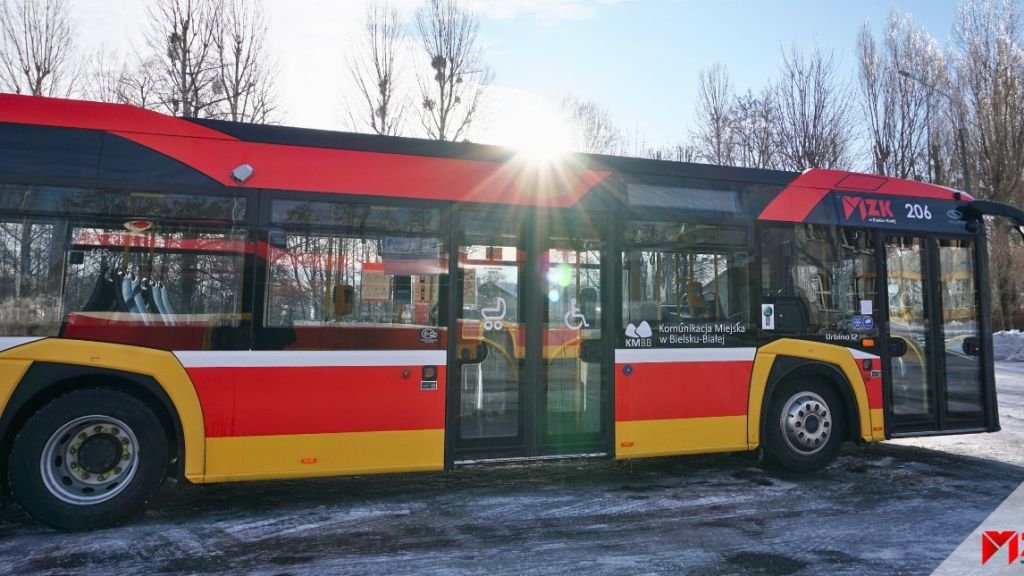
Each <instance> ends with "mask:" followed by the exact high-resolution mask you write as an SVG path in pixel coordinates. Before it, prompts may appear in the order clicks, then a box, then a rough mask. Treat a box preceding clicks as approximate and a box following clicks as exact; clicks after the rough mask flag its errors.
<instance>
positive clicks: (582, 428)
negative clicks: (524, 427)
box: [537, 213, 611, 454]
mask: <svg viewBox="0 0 1024 576" xmlns="http://www.w3.org/2000/svg"><path fill="white" fill-rule="evenodd" d="M539 221H540V222H541V224H542V225H543V227H544V233H543V234H542V235H541V238H542V239H541V241H540V244H541V250H540V270H541V273H542V274H541V275H542V277H541V278H540V279H539V280H540V290H539V291H538V292H537V293H538V294H539V295H540V296H541V300H542V302H543V308H544V310H543V314H542V318H543V322H542V325H543V334H542V337H541V344H542V346H543V353H542V361H541V363H540V369H541V370H540V371H541V381H542V389H541V391H540V392H541V398H540V418H539V420H538V424H539V430H538V432H539V434H540V437H539V444H540V446H539V449H540V453H542V454H565V453H584V452H596V451H601V450H603V449H604V446H605V444H604V439H605V437H606V434H607V431H608V428H609V426H608V424H609V421H610V416H609V415H610V411H608V410H607V409H608V406H607V397H606V391H607V389H608V388H607V387H606V386H605V385H604V384H603V383H604V380H605V370H604V368H605V360H606V359H608V358H609V357H610V355H609V354H607V353H606V350H610V348H611V346H610V344H609V345H607V346H606V345H605V342H604V339H603V338H602V334H603V333H604V332H603V331H602V330H601V323H602V322H603V320H604V318H603V314H602V298H603V294H604V293H603V292H602V290H601V287H602V285H604V286H607V285H608V283H606V282H605V283H603V282H602V276H603V274H604V267H603V265H602V263H603V262H604V258H603V256H604V253H605V246H606V243H605V241H604V239H603V238H602V235H603V234H604V233H605V232H604V231H605V229H606V226H604V225H603V221H602V220H601V219H600V218H599V217H597V216H594V215H590V216H589V217H588V218H586V219H574V218H573V217H572V216H568V215H564V214H557V213H556V214H553V215H551V216H550V217H549V218H544V219H539Z"/></svg>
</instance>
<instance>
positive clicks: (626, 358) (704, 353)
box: [615, 348, 757, 364]
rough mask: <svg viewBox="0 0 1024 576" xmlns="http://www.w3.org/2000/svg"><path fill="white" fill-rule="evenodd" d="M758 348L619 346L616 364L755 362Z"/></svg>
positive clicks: (616, 352) (616, 351)
mask: <svg viewBox="0 0 1024 576" xmlns="http://www.w3.org/2000/svg"><path fill="white" fill-rule="evenodd" d="M755 354H757V348H617V349H616V350H615V363H616V364H626V363H628V364H644V363H654V362H664V363H668V362H753V361H754V355H755Z"/></svg>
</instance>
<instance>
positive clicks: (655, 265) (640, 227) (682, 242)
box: [622, 222, 750, 331]
mask: <svg viewBox="0 0 1024 576" xmlns="http://www.w3.org/2000/svg"><path fill="white" fill-rule="evenodd" d="M624 240H625V244H626V249H625V250H624V252H623V256H622V265H623V279H622V282H623V295H624V298H623V323H624V324H626V325H627V326H628V325H633V326H639V325H640V324H641V323H643V322H646V323H647V325H648V326H649V327H651V329H652V330H653V331H657V326H658V325H661V324H680V323H686V324H692V323H721V324H723V325H724V324H727V323H728V324H731V325H736V324H741V325H744V324H746V323H747V322H748V321H749V308H750V307H749V296H748V292H749V288H748V278H747V268H748V265H749V262H748V257H747V253H746V230H745V229H743V228H730V227H719V226H712V225H697V224H679V223H665V222H656V223H652V222H636V223H630V224H628V225H627V229H626V238H625V239H624Z"/></svg>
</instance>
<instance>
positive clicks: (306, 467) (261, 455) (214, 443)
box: [204, 430, 444, 482]
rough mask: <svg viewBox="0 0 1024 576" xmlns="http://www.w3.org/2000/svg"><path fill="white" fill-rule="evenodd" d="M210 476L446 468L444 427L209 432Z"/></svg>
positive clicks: (293, 475)
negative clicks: (261, 433)
mask: <svg viewBox="0 0 1024 576" xmlns="http://www.w3.org/2000/svg"><path fill="white" fill-rule="evenodd" d="M206 458H207V460H206V477H205V478H204V481H205V482H225V481H229V480H271V479H277V478H305V477H312V476H343V475H350V474H372V473H376V472H414V471H425V470H442V469H443V468H444V430H400V431H388V432H347V433H339V434H301V435H293V436H291V435H290V436H237V437H230V438H207V440H206Z"/></svg>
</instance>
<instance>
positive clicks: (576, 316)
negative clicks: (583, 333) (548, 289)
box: [565, 298, 590, 330]
mask: <svg viewBox="0 0 1024 576" xmlns="http://www.w3.org/2000/svg"><path fill="white" fill-rule="evenodd" d="M565 325H566V327H568V328H569V329H570V330H579V329H580V328H590V322H587V318H586V316H584V315H583V313H582V312H580V308H579V306H577V305H576V299H575V298H573V299H572V301H571V302H570V304H569V311H568V312H566V313H565Z"/></svg>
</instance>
